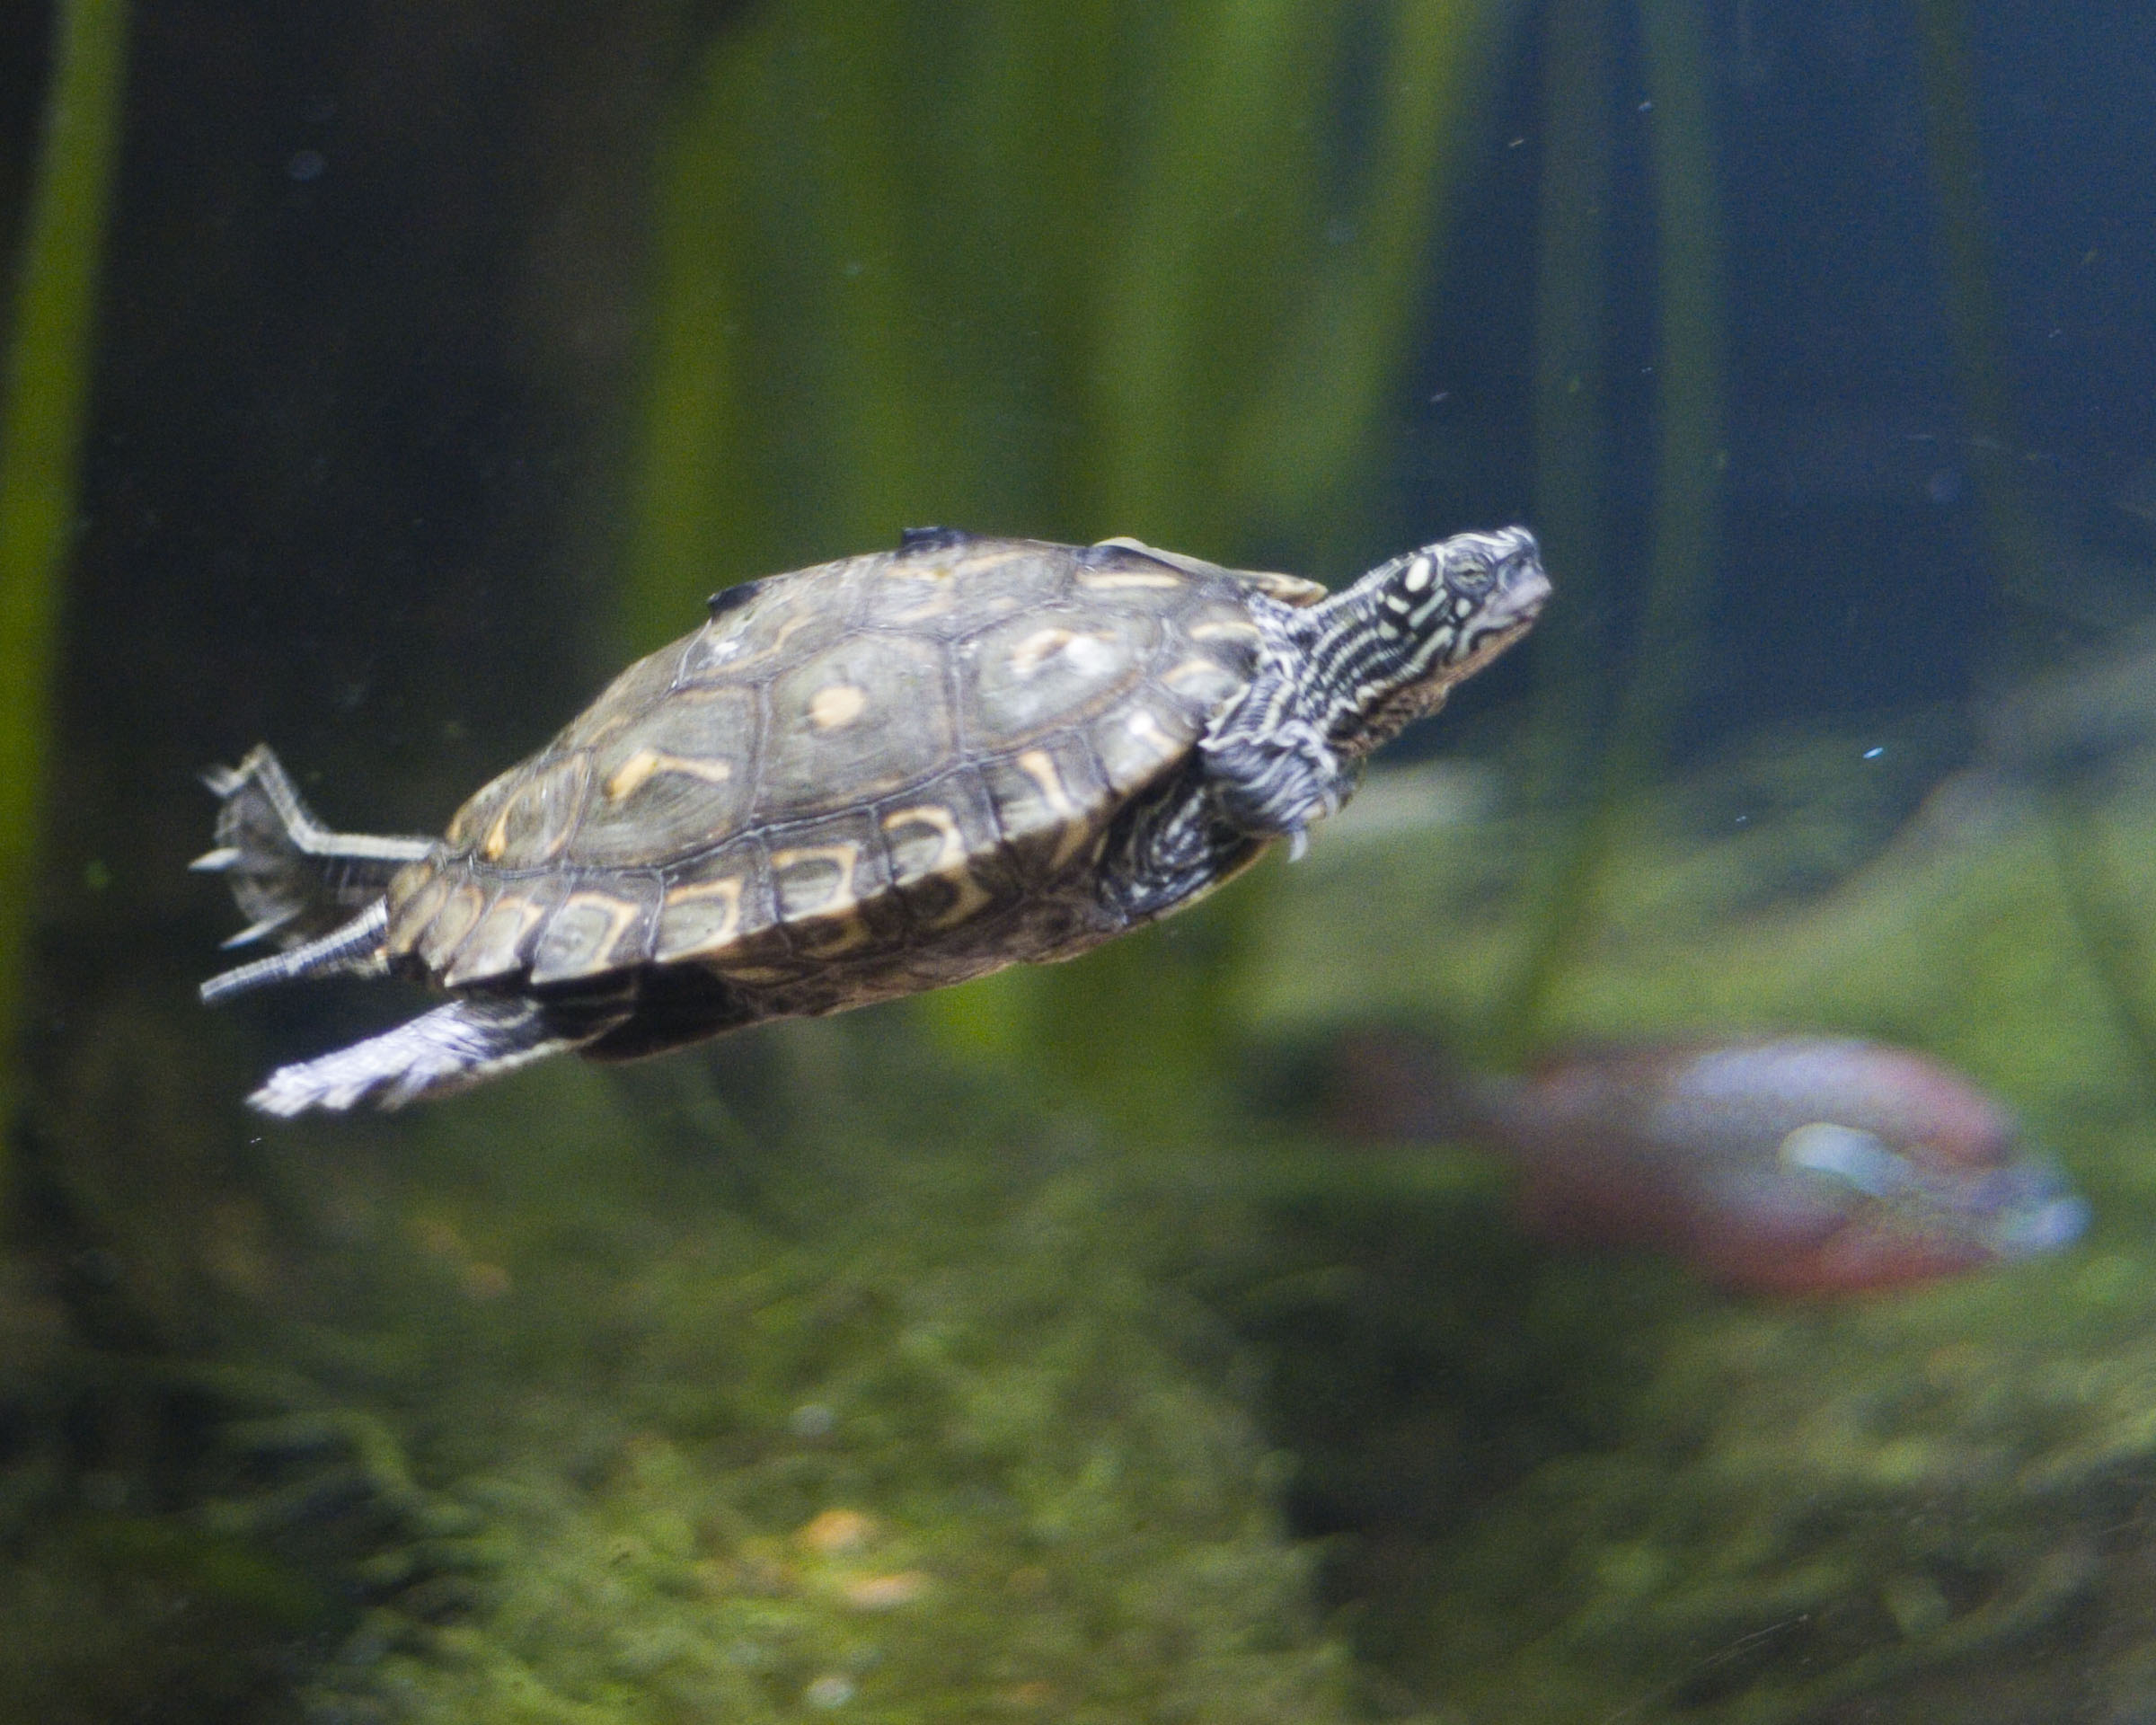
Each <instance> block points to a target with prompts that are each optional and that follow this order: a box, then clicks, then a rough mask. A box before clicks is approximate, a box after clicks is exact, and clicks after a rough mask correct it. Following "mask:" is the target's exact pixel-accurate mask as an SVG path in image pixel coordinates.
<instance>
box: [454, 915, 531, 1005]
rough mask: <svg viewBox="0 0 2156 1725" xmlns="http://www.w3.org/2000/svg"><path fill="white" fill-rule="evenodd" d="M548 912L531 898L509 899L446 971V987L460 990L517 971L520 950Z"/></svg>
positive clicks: (465, 943) (477, 931)
mask: <svg viewBox="0 0 2156 1725" xmlns="http://www.w3.org/2000/svg"><path fill="white" fill-rule="evenodd" d="M546 911H547V907H546V906H545V905H544V904H543V903H537V904H535V903H534V902H533V901H532V900H531V899H528V898H505V899H504V900H502V902H501V903H499V904H498V905H496V906H495V907H494V908H493V909H492V910H490V911H489V912H488V913H487V914H486V916H485V917H484V918H483V919H482V921H481V923H480V924H479V926H478V928H477V929H475V930H474V931H473V934H472V937H471V939H469V940H468V941H466V942H464V946H463V948H462V949H461V950H460V951H458V953H457V958H456V962H455V964H453V965H451V966H450V967H449V969H447V970H446V971H445V972H443V975H442V986H444V987H445V988H459V987H462V986H464V984H465V983H467V982H473V981H482V982H483V981H485V980H487V979H488V978H489V977H499V976H503V975H506V974H507V973H508V972H509V971H511V970H513V969H516V968H517V949H518V948H519V947H521V946H522V945H523V944H524V938H525V936H526V935H527V934H529V933H531V932H532V930H533V928H534V927H535V926H536V925H537V924H538V922H539V919H540V918H541V917H542V916H545V915H546Z"/></svg>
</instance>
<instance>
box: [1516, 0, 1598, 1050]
mask: <svg viewBox="0 0 2156 1725" xmlns="http://www.w3.org/2000/svg"><path fill="white" fill-rule="evenodd" d="M1609 45H1610V0H1551V6H1550V8H1549V10H1548V12H1547V13H1545V14H1544V23H1543V31H1542V125H1543V143H1542V197H1541V199H1540V210H1539V214H1540V233H1539V234H1538V236H1537V243H1536V248H1535V253H1536V270H1535V306H1534V473H1535V482H1534V517H1533V518H1534V527H1535V532H1536V533H1537V535H1540V537H1541V539H1542V554H1543V557H1544V559H1545V561H1546V562H1548V563H1549V566H1550V567H1551V569H1552V570H1555V571H1557V572H1558V579H1559V582H1560V588H1561V589H1562V594H1563V597H1562V599H1561V601H1560V603H1559V604H1557V605H1555V606H1551V609H1550V612H1549V614H1548V615H1546V616H1544V617H1543V618H1542V621H1541V623H1540V624H1538V625H1537V626H1536V629H1535V642H1534V665H1535V697H1534V699H1535V724H1534V739H1535V742H1536V745H1537V755H1538V758H1537V760H1536V761H1535V763H1534V766H1533V782H1534V797H1535V801H1536V802H1537V803H1538V804H1540V805H1541V806H1542V807H1545V808H1550V809H1557V808H1561V807H1564V806H1566V804H1567V803H1568V801H1571V800H1572V798H1573V797H1574V796H1575V795H1580V796H1587V797H1590V798H1591V795H1592V786H1591V783H1590V782H1589V775H1590V774H1591V771H1592V768H1593V766H1594V765H1595V753H1596V750H1595V739H1596V737H1597V736H1598V735H1599V734H1600V724H1601V721H1604V719H1606V717H1607V714H1608V710H1609V708H1610V706H1611V704H1612V701H1613V677H1612V675H1611V671H1610V668H1609V662H1608V655H1607V652H1606V651H1605V650H1603V649H1602V648H1601V646H1600V644H1599V630H1598V627H1597V621H1598V619H1599V618H1601V617H1602V616H1603V615H1604V610H1605V608H1606V606H1605V600H1606V583H1607V581H1608V579H1609V576H1608V571H1607V569H1606V568H1605V566H1604V555H1605V553H1604V539H1605V535H1606V532H1607V527H1606V523H1605V520H1604V515H1605V511H1606V510H1607V508H1608V503H1609V499H1608V490H1609V477H1610V475H1609V457H1610V452H1609V412H1608V403H1607V393H1608V368H1609V352H1608V349H1609V334H1608V330H1607V327H1606V320H1605V312H1606V305H1607V301H1608V296H1609V279H1610V258H1609V248H1610V216H1611V170H1610V155H1611V143H1612V140H1611V136H1610V121H1609V117H1610V113H1611V111H1612V103H1613V91H1612V81H1613V75H1612V72H1611V69H1610V51H1609ZM1583 806H1585V805H1583ZM1573 837H1574V845H1573V846H1572V847H1571V849H1570V850H1568V852H1567V853H1565V854H1561V855H1560V856H1559V857H1557V858H1555V859H1554V860H1553V862H1552V864H1551V866H1550V867H1548V868H1546V869H1543V870H1539V871H1537V872H1536V874H1535V876H1534V878H1533V881H1532V883H1531V885H1530V891H1531V892H1532V893H1533V898H1532V899H1531V900H1530V901H1529V902H1531V903H1533V904H1534V905H1536V906H1538V907H1540V911H1541V919H1540V920H1539V921H1537V922H1536V923H1535V924H1533V928H1534V931H1535V933H1536V934H1537V936H1539V944H1537V945H1536V946H1535V948H1534V949H1533V956H1532V957H1531V959H1530V960H1529V962H1528V963H1527V964H1526V965H1525V966H1524V969H1523V970H1522V972H1521V975H1520V977H1518V978H1517V979H1516V980H1515V985H1514V987H1515V995H1514V997H1513V999H1512V1000H1510V1001H1509V1002H1508V1003H1507V1007H1506V1010H1504V1011H1503V1012H1500V1013H1498V1014H1496V1022H1495V1025H1494V1028H1493V1031H1492V1035H1491V1043H1492V1046H1491V1047H1490V1048H1489V1051H1488V1052H1489V1057H1492V1058H1493V1059H1495V1060H1497V1061H1498V1062H1499V1063H1515V1062H1517V1061H1518V1060H1519V1059H1521V1058H1522V1057H1524V1056H1525V1055H1526V1053H1527V1052H1528V1048H1527V1044H1528V1042H1529V1041H1530V1040H1531V1038H1532V1034H1533V1023H1532V1022H1531V1021H1532V1020H1533V1018H1534V1017H1536V1016H1539V1013H1540V1009H1541V1004H1542V994H1543V993H1544V991H1545V990H1546V989H1547V987H1548V986H1549V967H1550V966H1551V964H1552V963H1554V961H1555V960H1556V957H1557V952H1556V947H1555V933H1556V930H1557V928H1558V927H1559V926H1560V925H1561V924H1567V923H1568V922H1569V921H1570V920H1571V918H1572V917H1573V916H1575V915H1576V914H1577V907H1574V906H1569V905H1567V904H1566V903H1565V898H1566V895H1567V893H1568V892H1569V893H1571V894H1572V895H1573V896H1574V897H1577V893H1578V891H1579V889H1580V887H1581V885H1582V881H1581V880H1580V877H1579V874H1578V870H1577V851H1578V849H1579V844H1580V839H1581V836H1580V835H1577V834H1575V835H1574V836H1573Z"/></svg>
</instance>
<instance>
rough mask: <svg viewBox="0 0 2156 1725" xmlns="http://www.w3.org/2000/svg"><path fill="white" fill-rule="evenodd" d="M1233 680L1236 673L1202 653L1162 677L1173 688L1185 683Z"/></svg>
mask: <svg viewBox="0 0 2156 1725" xmlns="http://www.w3.org/2000/svg"><path fill="white" fill-rule="evenodd" d="M1233 680H1234V675H1233V672H1231V671H1230V670H1229V669H1228V668H1227V667H1226V666H1224V665H1223V664H1222V663H1221V662H1220V661H1219V660H1218V659H1207V658H1206V657H1204V656H1203V655H1202V654H1201V655H1199V656H1198V657H1197V658H1194V659H1185V660H1184V661H1183V662H1182V663H1181V664H1180V665H1178V666H1175V667H1173V668H1171V670H1170V671H1169V672H1168V674H1167V675H1166V676H1165V677H1162V678H1161V681H1162V682H1163V683H1165V684H1166V685H1167V686H1169V687H1170V688H1171V689H1172V688H1178V687H1180V686H1182V685H1183V684H1185V683H1222V682H1232V681H1233Z"/></svg>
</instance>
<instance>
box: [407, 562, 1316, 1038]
mask: <svg viewBox="0 0 2156 1725" xmlns="http://www.w3.org/2000/svg"><path fill="white" fill-rule="evenodd" d="M1323 592H1324V589H1323V588H1320V587H1317V586H1316V585H1315V584H1314V583H1311V582H1305V581H1300V580H1297V579H1294V578H1293V577H1288V576H1273V575H1263V574H1258V573H1253V572H1250V571H1232V570H1225V569H1222V568H1220V567H1218V566H1216V565H1214V564H1210V563H1205V562H1199V561H1197V560H1196V559H1193V558H1186V557H1179V556H1174V555H1171V554H1170V553H1154V552H1152V551H1149V550H1148V549H1146V548H1145V547H1144V546H1142V545H1139V544H1135V542H1131V541H1114V542H1109V543H1108V544H1101V545H1095V546H1090V547H1085V548H1075V547H1072V546H1067V545H1055V544H1043V543H1040V542H1038V541H1033V540H1022V539H989V538H976V537H972V536H968V535H959V534H953V533H948V532H943V531H940V530H932V531H927V532H923V533H919V534H913V535H907V539H906V544H904V545H902V546H901V547H900V548H899V549H898V550H897V551H890V552H877V553H870V554H868V555H866V556H861V557H850V558H847V559H844V561H842V562H833V563H825V564H821V565H819V566H817V567H816V568H813V569H806V570H801V571H797V572H795V573H792V574H788V575H779V576H773V577H772V578H770V579H766V580H762V581H757V582H755V583H752V584H750V585H747V586H744V587H738V588H730V589H729V590H727V591H726V592H723V593H721V594H720V595H718V596H717V597H715V598H714V599H713V600H712V605H711V612H712V615H711V619H710V621H709V622H708V623H706V624H704V626H703V627H702V628H701V629H699V630H697V631H696V632H695V633H694V634H692V635H689V636H687V637H686V638H685V639H684V640H681V641H676V642H674V643H673V644H672V645H671V646H669V647H666V648H663V649H661V650H659V651H658V652H656V653H653V654H652V655H651V656H650V657H649V658H648V659H641V660H639V661H638V662H637V663H636V664H634V665H632V666H631V667H630V668H628V669H627V670H626V671H624V672H623V673H622V675H621V676H620V677H616V678H615V679H614V683H613V684H612V685H611V686H609V687H608V688H607V689H606V690H605V693H604V694H601V695H600V696H599V698H598V699H597V700H596V702H594V703H592V705H591V706H590V707H589V708H588V710H587V711H586V712H584V713H583V714H581V715H580V716H579V718H577V719H576V720H574V721H572V722H571V723H570V725H569V726H568V727H567V728H566V729H564V730H562V731H561V734H560V735H559V736H557V737H556V738H555V739H553V741H552V743H550V744H549V745H548V746H547V747H545V748H543V749H542V750H541V751H540V752H539V753H538V754H536V755H535V756H532V757H531V758H530V759H528V760H526V761H525V762H524V763H522V764H521V765H517V766H516V767H513V768H511V769H510V770H509V771H508V772H507V773H505V774H502V775H501V776H500V777H499V778H498V779H496V780H495V781H494V782H493V783H491V784H489V785H488V786H487V787H486V788H485V789H483V790H482V791H481V792H479V793H478V794H477V795H476V796H474V797H473V799H472V800H471V801H469V802H467V803H466V804H465V805H464V808H463V809H460V810H459V811H458V812H457V814H456V817H455V819H453V820H452V821H451V822H450V823H449V827H448V830H447V834H446V838H445V841H444V843H443V844H442V845H441V846H440V847H438V849H437V851H436V853H435V854H433V855H431V856H430V857H429V858H428V860H426V861H425V862H418V863H414V864H412V865H411V866H410V867H408V868H407V869H405V870H404V871H402V872H401V873H400V874H399V875H398V876H397V878H396V879H395V880H394V881H393V883H392V885H391V888H390V890H389V897H388V905H389V933H388V950H389V953H390V956H391V959H392V961H393V963H396V964H398V965H399V966H400V968H402V969H408V970H415V971H421V972H424V973H425V974H427V975H429V976H431V977H433V978H434V979H435V980H437V981H438V982H440V983H441V984H443V985H444V986H448V987H452V988H455V987H464V986H475V985H486V986H497V987H501V986H519V985H521V984H526V983H528V984H529V985H530V986H537V987H545V986H551V985H570V984H576V983H579V982H580V981H582V980H583V979H586V978H593V977H605V976H606V975H607V974H609V973H614V972H621V971H624V970H632V969H637V968H640V967H645V966H653V965H661V966H663V965H682V964H694V965H697V966H701V967H703V968H705V969H709V970H711V971H712V972H714V973H716V974H717V975H719V976H720V977H723V978H725V979H727V980H728V981H729V982H730V983H732V984H735V985H737V986H741V987H744V988H748V989H754V988H756V987H758V986H762V987H765V988H768V987H771V986H776V985H782V984H785V983H787V982H789V981H790V980H792V981H798V980H800V978H803V977H809V976H816V977H819V978H821V979H823V980H825V981H826V982H829V981H830V980H831V979H832V978H836V979H837V980H836V981H835V983H834V984H833V985H832V987H831V988H830V990H829V999H828V1003H827V1005H843V1004H858V1003H859V1002H860V1001H861V1000H862V999H866V998H873V997H877V996H878V995H883V994H888V993H903V992H910V991H911V989H913V988H917V987H923V986H932V985H933V984H935V983H938V982H942V981H948V980H952V979H954V977H956V976H957V975H961V974H971V973H973V972H974V971H977V970H979V969H993V968H994V966H995V965H997V964H1001V963H1005V962H1009V961H1010V960H1015V959H1027V958H1051V957H1058V956H1062V955H1063V953H1064V952H1065V951H1077V950H1080V949H1081V948H1082V946H1084V945H1090V944H1091V943H1092V941H1093V940H1095V939H1098V938H1101V937H1103V936H1104V935H1105V934H1106V933H1112V932H1114V930H1113V929H1112V928H1106V927H1103V928H1100V929H1097V930H1089V929H1088V928H1086V927H1085V926H1083V925H1082V924H1083V923H1084V918H1083V917H1082V916H1076V917H1075V918H1074V916H1072V915H1070V914H1065V915H1063V916H1060V917H1056V916H1048V917H1043V916H1031V917H1029V916H1028V915H1027V914H1026V913H1027V912H1028V910H1029V908H1032V909H1038V907H1042V906H1043V905H1051V904H1052V905H1058V906H1061V907H1063V908H1064V910H1065V912H1066V913H1068V911H1069V907H1071V906H1072V905H1074V904H1076V903H1078V902H1079V901H1080V900H1082V899H1084V898H1087V897H1088V896H1089V895H1087V894H1086V893H1085V892H1084V890H1083V889H1084V888H1085V887H1086V886H1087V885H1088V884H1089V882H1090V878H1091V871H1093V870H1094V869H1095V867H1096V866H1097V864H1098V861H1099V857H1100V849H1101V846H1102V844H1103V843H1104V841H1105V838H1106V835H1107V832H1108V828H1109V824H1110V823H1111V821H1112V820H1113V819H1114V817H1115V815H1116V814H1117V812H1118V810H1119V809H1121V808H1123V807H1124V806H1125V805H1126V804H1127V802H1128V801H1130V800H1131V799H1132V798H1134V797H1135V796H1137V795H1139V794H1140V793H1142V792H1144V791H1145V790H1146V788H1147V787H1149V786H1151V785H1153V784H1155V783H1159V782H1160V781H1161V780H1162V777H1163V776H1164V775H1165V774H1169V773H1171V771H1172V770H1173V769H1174V768H1175V767H1176V766H1178V765H1180V763H1181V762H1182V761H1183V760H1184V759H1185V758H1186V757H1187V756H1188V753H1189V751H1190V749H1191V747H1192V746H1193V745H1194V744H1195V742H1196V741H1197V738H1198V737H1199V735H1200V734H1201V733H1202V732H1203V730H1205V727H1206V722H1207V721H1208V720H1209V719H1210V718H1211V717H1212V715H1213V714H1214V713H1215V712H1217V711H1218V710H1219V709H1220V708H1221V706H1222V705H1223V704H1224V703H1225V702H1227V701H1229V700H1230V699H1232V698H1233V696H1234V695H1236V694H1239V693H1240V692H1241V689H1242V688H1243V687H1244V686H1246V685H1247V683H1248V681H1249V678H1250V675H1251V671H1252V668H1253V667H1254V664H1255V661H1256V656H1257V652H1258V649H1259V641H1260V634H1259V628H1258V625H1257V624H1256V623H1255V622H1254V620H1253V617H1252V615H1251V613H1252V608H1253V606H1261V605H1266V604H1270V603H1275V602H1286V603H1294V604H1307V603H1311V602H1312V601H1313V600H1315V599H1317V598H1319V597H1323ZM961 954H963V955H965V956H963V957H959V956H956V955H961ZM915 960H917V961H918V963H917V964H916V970H915V972H909V971H908V969H907V965H908V963H909V961H915ZM848 977H853V978H855V981H854V982H853V983H852V984H849V983H848V982H847V981H846V980H845V979H846V978H848ZM827 1005H826V1007H825V1008H824V1009H827Z"/></svg>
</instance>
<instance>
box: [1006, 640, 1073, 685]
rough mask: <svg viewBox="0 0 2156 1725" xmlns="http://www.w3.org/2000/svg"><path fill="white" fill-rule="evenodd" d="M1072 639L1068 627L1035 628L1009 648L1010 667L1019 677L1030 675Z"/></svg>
mask: <svg viewBox="0 0 2156 1725" xmlns="http://www.w3.org/2000/svg"><path fill="white" fill-rule="evenodd" d="M1074 639H1075V637H1074V635H1073V634H1072V633H1071V632H1070V631H1069V630H1068V629H1036V630H1035V631H1034V632H1032V633H1031V634H1029V635H1028V636H1027V637H1026V638H1025V639H1024V640H1023V641H1020V642H1019V643H1018V645H1017V646H1015V647H1013V648H1012V650H1011V668H1012V670H1013V671H1015V672H1017V673H1018V675H1019V676H1021V677H1030V676H1032V675H1033V673H1034V672H1035V671H1038V669H1039V668H1041V665H1042V663H1043V662H1044V661H1045V660H1046V659H1048V658H1049V656H1050V655H1052V654H1054V653H1057V652H1060V651H1061V650H1063V649H1064V648H1065V647H1067V646H1068V645H1069V644H1070V643H1071V641H1074Z"/></svg>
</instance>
